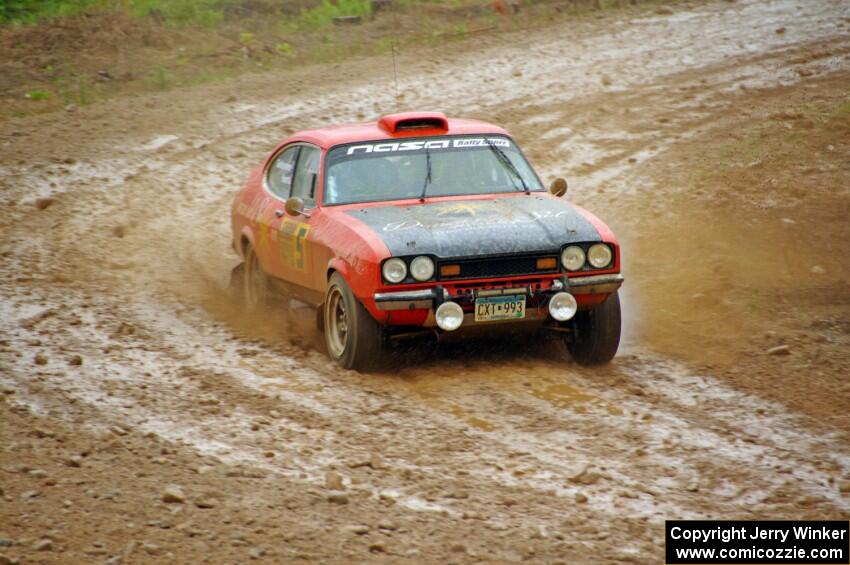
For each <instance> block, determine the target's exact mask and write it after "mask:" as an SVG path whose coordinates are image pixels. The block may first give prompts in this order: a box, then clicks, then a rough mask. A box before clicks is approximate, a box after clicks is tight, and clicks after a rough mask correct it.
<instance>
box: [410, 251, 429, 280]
mask: <svg viewBox="0 0 850 565" xmlns="http://www.w3.org/2000/svg"><path fill="white" fill-rule="evenodd" d="M410 274H411V275H413V278H414V279H416V280H418V281H427V280H428V279H430V278H431V277H433V276H434V262H433V261H432V260H431V258H430V257H426V256H424V255H421V256H419V257H417V258H416V259H414V260H413V261H411V262H410Z"/></svg>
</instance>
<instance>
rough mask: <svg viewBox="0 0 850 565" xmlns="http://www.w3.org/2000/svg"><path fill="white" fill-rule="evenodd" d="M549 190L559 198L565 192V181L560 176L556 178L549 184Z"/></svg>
mask: <svg viewBox="0 0 850 565" xmlns="http://www.w3.org/2000/svg"><path fill="white" fill-rule="evenodd" d="M549 192H551V193H552V194H554V195H555V196H557V197H558V198H560V197H561V196H563V195H565V194H566V193H567V181H566V180H564V179H562V178H561V177H558V178H556V179H555V180H553V181H552V184H550V185H549Z"/></svg>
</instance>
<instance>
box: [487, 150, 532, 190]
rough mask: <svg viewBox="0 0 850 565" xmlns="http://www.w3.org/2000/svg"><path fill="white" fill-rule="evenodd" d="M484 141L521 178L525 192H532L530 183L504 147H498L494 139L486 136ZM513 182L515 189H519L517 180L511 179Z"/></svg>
mask: <svg viewBox="0 0 850 565" xmlns="http://www.w3.org/2000/svg"><path fill="white" fill-rule="evenodd" d="M484 143H486V144H487V146H488V147H489V148H490V151H492V152H493V154H494V155H496V157H498V159H499V161H501V162H502V164H503V165H505V166H506V167H507V168H508V170H509V171H510V172H511V173H513V174H514V176H516V178H518V179H519V182H520V183H522V190H523V192H525V193H526V194H531V189H529V188H528V184H526V182H525V179H524V178H522V175H521V174H519V171H518V170H517V168H516V165H514V163H513V161H511V160H510V158H509V157H508V156H507V155H505V152H504V151H502V149H501V148H500V147H496V144H495V143H493V140H491V139H487V138H486V137H485V138H484ZM511 184H513V185H514V188H515V189H517V190H519V187H518V186H517V185H516V182H515V181H511Z"/></svg>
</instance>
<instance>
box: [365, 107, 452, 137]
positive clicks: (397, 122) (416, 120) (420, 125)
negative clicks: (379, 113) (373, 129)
mask: <svg viewBox="0 0 850 565" xmlns="http://www.w3.org/2000/svg"><path fill="white" fill-rule="evenodd" d="M378 127H380V128H381V129H382V130H384V131H386V132H389V133H399V132H403V131H410V130H418V129H437V130H442V131H447V130H448V129H449V120H448V119H446V115H445V114H443V113H442V112H402V113H401V114H388V115H386V116H383V117H382V118H381V119H380V120H378Z"/></svg>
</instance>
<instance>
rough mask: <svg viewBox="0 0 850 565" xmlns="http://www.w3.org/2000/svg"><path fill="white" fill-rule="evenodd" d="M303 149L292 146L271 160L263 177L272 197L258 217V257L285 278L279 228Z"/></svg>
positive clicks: (270, 272)
mask: <svg viewBox="0 0 850 565" xmlns="http://www.w3.org/2000/svg"><path fill="white" fill-rule="evenodd" d="M300 151H301V146H300V145H290V146H288V147H286V148H284V149H283V151H281V152H280V153H278V154H277V155H276V156H275V157H274V158H273V159H272V160H271V164H270V165H269V167H268V169H267V170H266V174H265V177H264V178H263V186H264V188H265V190H266V192H267V193H269V195H270V196H271V198H267V199H266V202H265V203H264V206H263V208H262V209H261V210H260V211H259V214H258V217H257V231H256V234H255V248H256V253H257V257H259V259H260V264H261V265H262V266H263V269H264V270H265V271H266V272H267V273H268V274H270V275H272V276H275V277H278V278H283V279H285V278H286V269H285V268H284V265H283V264H282V263H281V260H280V237H279V231H280V226H281V222H282V220H283V215H284V214H283V210H284V206H285V204H286V199H287V198H289V195H290V192H291V190H292V181H293V179H294V178H295V167H296V163H297V161H298V154H299V153H300Z"/></svg>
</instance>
